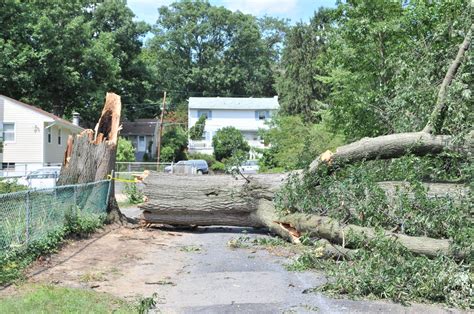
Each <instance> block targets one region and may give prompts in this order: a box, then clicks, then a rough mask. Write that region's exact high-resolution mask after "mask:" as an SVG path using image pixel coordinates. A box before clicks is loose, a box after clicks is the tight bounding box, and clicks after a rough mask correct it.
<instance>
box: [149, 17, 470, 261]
mask: <svg viewBox="0 0 474 314" xmlns="http://www.w3.org/2000/svg"><path fill="white" fill-rule="evenodd" d="M471 31H472V26H471V30H469V32H468V33H467V35H466V37H465V39H464V42H463V43H462V45H461V46H460V47H459V50H458V53H457V55H456V58H455V59H454V61H453V62H452V64H451V66H450V67H449V69H448V72H447V73H446V75H445V78H444V80H443V83H442V84H441V87H440V90H439V93H438V98H437V102H436V104H435V106H434V109H433V112H432V114H431V115H430V118H429V120H428V122H427V124H426V126H425V127H424V128H423V130H422V131H420V132H411V133H399V134H391V135H384V136H379V137H375V138H364V139H361V140H359V141H356V142H354V143H351V144H348V145H344V146H341V147H339V148H338V149H337V150H336V151H335V152H331V151H326V152H325V153H323V154H321V155H320V156H319V157H318V158H316V159H315V160H314V161H313V162H312V163H311V165H310V167H309V169H308V170H309V171H306V172H302V171H298V173H299V174H300V177H299V178H303V177H302V176H313V175H315V173H316V172H317V171H318V170H319V169H320V168H321V166H323V165H324V166H325V167H327V169H328V171H327V172H326V174H327V175H330V174H331V172H333V171H334V170H336V169H338V168H340V167H343V166H344V165H345V164H351V163H355V162H358V161H364V160H365V161H367V160H375V159H392V158H399V157H403V156H406V155H415V156H425V155H438V154H440V153H443V152H458V153H460V154H463V155H465V156H472V153H473V152H474V151H473V147H474V145H473V144H474V139H473V137H474V132H471V133H469V134H468V135H467V136H466V137H464V138H463V139H455V137H454V136H452V135H436V134H433V133H434V132H435V131H436V130H440V129H441V126H442V124H443V121H444V119H445V117H444V113H445V111H446V110H445V105H444V103H445V95H446V88H447V87H448V86H449V85H450V84H451V82H452V80H453V78H454V77H455V75H456V72H457V69H458V68H459V66H460V64H461V62H462V60H463V57H464V55H465V52H466V51H467V50H468V48H469V44H470V38H471ZM287 178H288V177H287V175H256V176H252V178H251V179H250V180H247V179H245V180H242V179H240V180H236V179H235V178H232V177H229V176H221V177H217V176H216V177H213V178H212V179H210V178H207V177H192V178H191V177H179V176H163V175H159V174H152V175H150V177H149V178H148V179H147V181H146V188H145V191H144V192H145V195H146V196H147V197H148V201H147V202H146V203H144V204H143V205H141V206H140V207H141V208H142V209H143V210H144V212H143V219H144V220H145V221H146V222H148V223H161V224H170V225H232V226H246V227H266V228H269V229H270V230H271V231H273V232H274V233H276V234H278V235H280V236H282V237H283V238H285V239H288V240H291V241H293V242H297V241H298V238H299V237H300V234H301V232H305V233H311V234H315V235H316V236H318V237H321V238H324V239H326V240H327V241H330V242H331V243H333V245H334V248H336V250H337V251H338V252H342V251H341V250H347V248H346V247H345V246H346V244H347V243H346V237H345V235H346V234H347V235H348V234H355V235H356V236H363V237H365V238H368V239H371V238H373V237H375V235H376V234H377V233H376V231H375V230H374V229H372V228H367V227H360V226H355V225H343V224H341V223H339V222H337V221H335V220H333V219H331V218H329V217H323V216H316V215H302V214H290V215H287V216H282V217H279V216H278V215H277V213H276V210H275V207H274V204H273V197H274V193H275V192H276V191H278V190H279V189H280V188H281V187H282V185H283V184H285V183H286V182H288V180H287ZM405 184H406V183H399V184H398V187H403V186H404V185H405ZM380 187H381V188H382V189H386V190H387V193H386V194H387V197H391V196H393V195H394V193H393V191H394V190H396V187H394V185H391V184H388V183H383V184H381V185H380ZM438 188H439V186H438ZM444 188H446V186H444ZM441 190H443V189H441ZM461 190H462V191H460V192H459V195H460V196H461V197H462V196H463V195H466V193H467V192H466V188H464V187H461ZM441 192H443V191H441ZM444 193H445V194H446V191H445V192H444ZM447 193H450V192H447ZM432 194H433V193H432ZM434 194H436V193H434ZM382 236H384V237H389V238H391V239H394V241H397V242H398V243H399V244H401V245H402V246H404V247H405V248H406V249H407V250H409V251H411V252H413V253H416V254H423V255H427V256H436V255H438V254H446V255H450V256H453V257H456V258H463V257H464V256H465V253H464V252H459V251H456V250H454V249H453V245H452V243H451V241H450V240H448V239H433V238H429V237H415V236H407V235H404V234H398V233H394V232H390V231H385V232H383V234H382ZM336 245H342V246H338V247H337V246H336ZM342 254H343V255H348V254H350V251H346V252H344V253H342ZM336 255H338V254H336ZM338 256H339V255H338Z"/></svg>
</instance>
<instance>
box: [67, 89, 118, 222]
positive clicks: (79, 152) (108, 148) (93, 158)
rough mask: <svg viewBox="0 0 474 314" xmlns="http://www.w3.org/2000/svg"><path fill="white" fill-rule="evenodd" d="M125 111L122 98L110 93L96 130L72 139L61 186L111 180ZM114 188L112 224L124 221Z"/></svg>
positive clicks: (109, 212) (109, 208)
mask: <svg viewBox="0 0 474 314" xmlns="http://www.w3.org/2000/svg"><path fill="white" fill-rule="evenodd" d="M121 107H122V105H121V102H120V96H118V95H116V94H114V93H107V96H106V99H105V104H104V108H103V110H102V114H101V116H100V118H99V122H98V123H97V125H96V127H95V130H84V131H83V132H81V133H80V134H78V135H77V136H76V137H70V138H69V139H68V146H67V149H66V152H65V156H64V162H63V166H62V168H61V173H60V175H59V179H58V185H68V184H80V183H88V182H94V181H99V180H105V179H107V176H108V175H110V174H111V172H112V170H113V169H114V168H115V158H116V151H117V139H118V132H119V125H120V112H121ZM110 184H111V189H110V193H109V200H108V208H107V213H108V221H109V222H122V221H124V217H123V215H122V214H121V213H120V210H119V208H118V205H117V201H116V200H115V193H114V181H111V183H110ZM91 197H93V195H91Z"/></svg>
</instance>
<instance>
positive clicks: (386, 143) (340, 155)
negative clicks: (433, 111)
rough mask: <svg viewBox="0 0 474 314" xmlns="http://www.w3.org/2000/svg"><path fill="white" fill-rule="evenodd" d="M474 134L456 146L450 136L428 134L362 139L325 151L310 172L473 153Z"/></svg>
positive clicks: (403, 134)
mask: <svg viewBox="0 0 474 314" xmlns="http://www.w3.org/2000/svg"><path fill="white" fill-rule="evenodd" d="M473 135H474V133H472V132H471V133H470V134H469V135H468V136H467V137H466V138H465V141H464V142H463V143H460V144H455V143H454V142H453V137H452V136H449V135H437V136H435V135H431V134H429V133H426V132H412V133H397V134H390V135H384V136H379V137H374V138H363V139H361V140H359V141H357V142H354V143H351V144H347V145H344V146H340V147H338V148H337V150H336V152H334V153H333V152H331V151H326V152H325V153H323V154H321V155H320V156H319V157H318V158H316V159H315V160H314V161H313V162H312V163H311V165H310V166H309V172H310V173H311V172H314V171H316V170H317V169H318V168H319V167H320V166H321V164H325V165H327V166H330V167H332V166H342V165H343V164H346V163H347V164H350V163H354V162H357V161H361V160H374V159H392V158H399V157H402V156H405V155H408V154H413V155H415V156H425V155H428V154H430V155H437V154H440V153H441V152H444V151H456V152H459V153H462V154H466V155H469V154H472V153H473V152H474V148H473V147H474V146H473V144H474V139H473Z"/></svg>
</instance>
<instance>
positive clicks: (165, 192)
mask: <svg viewBox="0 0 474 314" xmlns="http://www.w3.org/2000/svg"><path fill="white" fill-rule="evenodd" d="M286 177H287V175H282V174H266V175H254V176H252V177H251V180H250V183H248V182H247V181H246V180H244V179H236V178H234V177H232V176H225V175H222V176H212V177H208V176H192V177H189V176H182V175H170V174H159V173H156V172H153V173H151V174H150V175H149V176H148V177H147V179H146V180H145V189H144V193H145V195H147V197H148V201H147V202H145V203H143V204H142V205H140V208H141V209H142V210H143V219H144V220H145V221H146V222H147V223H160V224H168V225H186V226H189V225H198V226H210V225H213V226H216V225H217V226H239V227H265V228H268V229H270V230H271V231H272V232H274V233H276V234H278V235H280V236H281V237H283V238H285V239H287V240H289V241H292V242H298V238H299V237H300V236H301V233H310V234H314V235H315V236H317V237H320V238H324V239H327V240H328V241H330V242H331V243H334V244H337V245H342V247H338V248H337V249H336V251H341V250H342V249H344V252H345V253H344V254H342V255H347V254H349V252H348V251H347V248H346V243H349V242H348V237H349V235H350V234H354V235H356V236H364V237H367V238H368V239H371V238H373V237H375V234H376V231H375V230H374V229H372V228H366V227H359V226H354V225H341V224H339V223H338V222H337V221H335V220H333V219H331V218H329V217H322V216H316V215H306V214H290V215H286V216H279V215H278V214H277V211H276V210H275V207H274V204H273V197H274V193H275V192H276V191H278V190H279V189H280V188H281V186H282V184H284V183H285V181H286ZM399 185H403V183H400V182H392V183H390V184H388V183H383V184H382V185H381V186H382V187H386V188H387V189H388V190H389V189H392V188H394V186H399ZM445 185H446V184H445ZM428 186H429V185H428ZM436 187H438V186H437V185H436ZM449 190H450V191H451V192H452V193H459V194H460V195H463V193H465V192H466V188H465V187H463V186H461V185H450V188H449ZM435 191H437V190H436V189H435ZM439 192H440V193H444V191H439ZM433 195H435V194H433ZM385 236H386V237H390V238H393V239H394V240H396V241H398V242H399V243H400V244H401V245H403V246H404V247H406V248H407V249H408V250H409V251H411V252H413V253H416V254H424V255H427V256H436V255H437V254H446V255H452V256H455V257H463V256H464V254H463V253H462V252H455V251H454V250H453V248H452V247H451V241H450V240H447V239H433V238H428V237H412V236H407V235H403V234H396V233H394V232H389V231H386V232H385ZM349 247H350V246H349ZM332 250H333V255H334V248H333V249H332Z"/></svg>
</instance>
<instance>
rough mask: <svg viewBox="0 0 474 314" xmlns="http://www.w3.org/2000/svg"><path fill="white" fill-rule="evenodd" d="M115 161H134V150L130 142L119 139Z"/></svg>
mask: <svg viewBox="0 0 474 314" xmlns="http://www.w3.org/2000/svg"><path fill="white" fill-rule="evenodd" d="M117 161H135V148H133V145H132V142H131V141H129V140H126V139H124V138H122V137H119V140H118V143H117Z"/></svg>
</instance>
